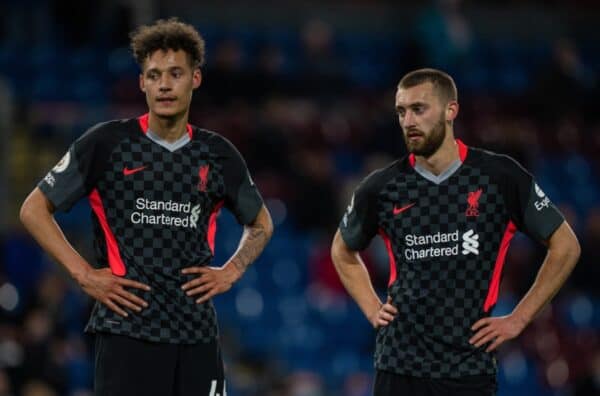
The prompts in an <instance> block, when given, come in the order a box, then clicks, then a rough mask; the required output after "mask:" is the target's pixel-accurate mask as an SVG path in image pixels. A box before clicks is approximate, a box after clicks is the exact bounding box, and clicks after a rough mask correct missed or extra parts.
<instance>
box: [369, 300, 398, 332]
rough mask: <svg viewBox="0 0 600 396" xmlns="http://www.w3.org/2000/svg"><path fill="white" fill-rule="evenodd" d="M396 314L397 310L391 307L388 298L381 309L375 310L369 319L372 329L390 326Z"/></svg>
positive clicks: (390, 301)
mask: <svg viewBox="0 0 600 396" xmlns="http://www.w3.org/2000/svg"><path fill="white" fill-rule="evenodd" d="M397 314H398V310H397V309H396V307H394V306H393V305H392V298H391V297H390V296H388V298H387V301H386V302H385V304H382V305H381V307H379V309H378V310H377V312H376V313H375V315H373V317H372V318H371V324H372V325H373V327H374V328H376V329H377V328H379V327H383V326H387V325H389V324H390V322H391V321H392V320H394V318H395V317H396V315H397Z"/></svg>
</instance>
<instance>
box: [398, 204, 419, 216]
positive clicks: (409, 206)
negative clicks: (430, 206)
mask: <svg viewBox="0 0 600 396" xmlns="http://www.w3.org/2000/svg"><path fill="white" fill-rule="evenodd" d="M414 205H415V204H414V203H411V204H408V205H406V206H402V207H401V208H399V207H397V206H394V216H396V215H398V214H400V213H402V212H404V211H405V210H406V209H410V208H412V207H413V206H414Z"/></svg>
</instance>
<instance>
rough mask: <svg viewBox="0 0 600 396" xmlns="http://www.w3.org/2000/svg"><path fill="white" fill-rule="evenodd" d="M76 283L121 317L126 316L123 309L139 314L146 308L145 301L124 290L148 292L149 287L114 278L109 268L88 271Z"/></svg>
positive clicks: (117, 277)
mask: <svg viewBox="0 0 600 396" xmlns="http://www.w3.org/2000/svg"><path fill="white" fill-rule="evenodd" d="M78 282H79V284H80V286H81V288H82V289H83V291H85V292H86V293H87V294H89V295H90V296H91V297H93V298H94V299H96V300H98V301H100V302H101V303H102V304H104V305H106V306H107V307H108V308H110V309H111V310H113V311H114V312H116V313H117V314H119V315H121V316H123V317H127V316H128V314H127V312H125V310H124V309H123V308H129V309H131V310H133V311H136V312H140V311H141V310H142V308H146V307H147V306H148V303H147V302H146V301H144V300H142V299H141V298H139V297H138V296H136V295H135V294H133V293H131V292H128V291H127V290H125V288H126V287H133V288H136V289H140V290H145V291H149V290H150V286H148V285H145V284H143V283H140V282H136V281H133V280H130V279H125V278H122V277H119V276H116V275H114V274H113V273H112V271H111V269H110V268H101V269H90V270H88V271H86V272H85V274H84V275H83V276H82V277H81V279H78Z"/></svg>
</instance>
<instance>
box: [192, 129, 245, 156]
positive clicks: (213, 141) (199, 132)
mask: <svg viewBox="0 0 600 396" xmlns="http://www.w3.org/2000/svg"><path fill="white" fill-rule="evenodd" d="M192 128H193V136H194V137H193V139H194V140H199V141H202V142H204V143H206V144H207V145H208V146H209V147H210V149H211V150H214V151H215V152H216V153H217V154H222V155H232V154H233V155H238V156H239V155H240V153H239V151H238V149H237V148H236V147H235V145H234V144H233V143H231V141H230V140H229V139H227V138H226V137H225V136H223V135H221V134H219V133H217V132H214V131H210V130H208V129H203V128H198V127H196V126H192Z"/></svg>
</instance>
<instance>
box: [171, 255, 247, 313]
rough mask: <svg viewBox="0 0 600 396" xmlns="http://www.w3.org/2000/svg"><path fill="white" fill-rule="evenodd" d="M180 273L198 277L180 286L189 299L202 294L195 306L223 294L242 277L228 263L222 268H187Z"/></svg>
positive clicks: (233, 266)
mask: <svg viewBox="0 0 600 396" xmlns="http://www.w3.org/2000/svg"><path fill="white" fill-rule="evenodd" d="M181 273H182V274H186V275H190V274H197V275H198V276H197V277H196V278H195V279H192V280H191V281H189V282H186V283H185V284H183V286H181V289H182V290H183V291H185V292H186V294H187V295H188V296H190V297H192V296H197V295H199V294H203V296H202V297H200V298H198V299H197V300H196V303H197V304H202V303H203V302H205V301H207V300H208V299H210V298H212V297H213V296H215V295H217V294H221V293H225V292H226V291H227V290H229V289H231V286H232V285H233V284H234V283H235V281H237V280H238V279H240V277H241V276H242V274H241V273H240V271H239V270H238V269H237V268H235V265H233V264H229V263H228V264H225V265H224V266H222V267H188V268H185V269H183V270H182V271H181Z"/></svg>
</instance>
